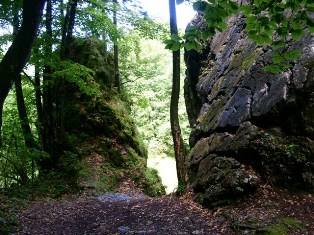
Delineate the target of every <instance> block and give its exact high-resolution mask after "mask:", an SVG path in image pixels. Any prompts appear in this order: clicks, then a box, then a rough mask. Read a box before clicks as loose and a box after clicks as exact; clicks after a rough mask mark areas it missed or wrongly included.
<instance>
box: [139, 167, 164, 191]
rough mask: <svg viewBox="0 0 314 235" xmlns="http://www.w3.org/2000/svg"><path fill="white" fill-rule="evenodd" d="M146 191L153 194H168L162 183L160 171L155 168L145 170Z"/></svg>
mask: <svg viewBox="0 0 314 235" xmlns="http://www.w3.org/2000/svg"><path fill="white" fill-rule="evenodd" d="M144 192H145V193H146V194H147V195H149V196H151V197H156V196H162V195H165V194H166V190H165V187H164V186H163V185H162V182H161V179H160V177H159V175H158V171H157V170H156V169H153V168H147V170H146V172H145V187H144Z"/></svg>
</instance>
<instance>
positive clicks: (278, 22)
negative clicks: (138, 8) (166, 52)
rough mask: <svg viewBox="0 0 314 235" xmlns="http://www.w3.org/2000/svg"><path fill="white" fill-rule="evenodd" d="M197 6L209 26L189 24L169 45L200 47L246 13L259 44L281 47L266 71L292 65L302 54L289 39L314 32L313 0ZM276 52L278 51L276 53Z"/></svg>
mask: <svg viewBox="0 0 314 235" xmlns="http://www.w3.org/2000/svg"><path fill="white" fill-rule="evenodd" d="M193 8H194V10H196V11H198V12H200V13H202V14H203V16H204V17H203V18H204V21H205V22H206V24H207V27H206V28H201V29H200V28H198V27H195V26H190V27H189V28H188V29H187V30H186V33H185V35H184V36H183V37H180V38H171V39H169V40H166V41H165V43H166V48H167V49H170V50H173V51H175V50H178V49H179V48H182V47H184V48H186V49H187V50H196V51H200V50H201V49H202V46H201V45H202V42H203V41H206V40H207V39H208V38H209V37H211V36H212V35H214V33H215V32H217V31H223V30H225V29H226V27H227V24H226V20H227V19H228V18H229V17H230V16H232V15H234V14H238V13H242V14H244V16H245V17H246V19H245V22H246V32H247V34H248V37H249V39H251V40H253V41H255V42H257V43H258V44H259V45H271V46H273V47H274V48H281V51H282V53H280V54H279V53H278V52H275V53H274V58H273V64H272V65H269V66H266V67H265V71H267V72H272V73H278V72H282V71H284V70H286V69H289V68H291V67H292V62H293V61H295V60H296V59H297V58H298V57H299V54H300V51H298V50H290V49H289V48H288V47H287V43H286V42H287V41H289V40H294V41H297V40H298V39H299V38H300V37H301V36H302V35H304V34H305V32H306V31H309V32H312V33H313V32H314V20H313V17H311V14H312V13H313V12H314V3H313V1H310V0H301V1H295V0H287V1H269V0H254V1H253V4H252V3H250V2H249V3H246V4H245V5H239V4H238V3H237V1H232V0H206V1H205V0H196V1H195V2H194V3H193ZM276 53H277V54H276Z"/></svg>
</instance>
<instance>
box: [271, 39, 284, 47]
mask: <svg viewBox="0 0 314 235" xmlns="http://www.w3.org/2000/svg"><path fill="white" fill-rule="evenodd" d="M285 45H286V44H285V43H284V42H283V41H275V42H273V46H274V47H275V48H280V47H284V46H285Z"/></svg>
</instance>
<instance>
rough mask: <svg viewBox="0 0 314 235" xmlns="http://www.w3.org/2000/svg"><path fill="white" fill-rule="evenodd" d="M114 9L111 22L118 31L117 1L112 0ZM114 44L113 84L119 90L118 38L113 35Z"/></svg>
mask: <svg viewBox="0 0 314 235" xmlns="http://www.w3.org/2000/svg"><path fill="white" fill-rule="evenodd" d="M113 3H114V10H113V24H114V25H115V27H116V31H117V32H118V22H117V7H118V1H117V0H113ZM115 37H116V38H115V39H114V45H113V61H114V86H115V87H117V88H118V90H120V86H121V84H120V74H119V47H118V38H117V35H115Z"/></svg>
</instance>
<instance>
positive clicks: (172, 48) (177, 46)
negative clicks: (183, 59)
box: [170, 42, 181, 51]
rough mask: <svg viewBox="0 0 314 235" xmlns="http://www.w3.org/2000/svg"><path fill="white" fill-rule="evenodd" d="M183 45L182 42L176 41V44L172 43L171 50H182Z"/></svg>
mask: <svg viewBox="0 0 314 235" xmlns="http://www.w3.org/2000/svg"><path fill="white" fill-rule="evenodd" d="M180 47H181V43H180V42H175V43H174V44H172V46H171V47H170V50H172V51H177V50H180Z"/></svg>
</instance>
